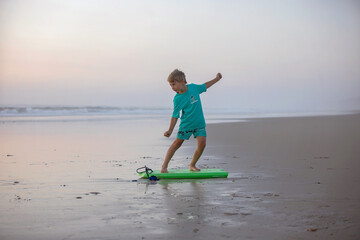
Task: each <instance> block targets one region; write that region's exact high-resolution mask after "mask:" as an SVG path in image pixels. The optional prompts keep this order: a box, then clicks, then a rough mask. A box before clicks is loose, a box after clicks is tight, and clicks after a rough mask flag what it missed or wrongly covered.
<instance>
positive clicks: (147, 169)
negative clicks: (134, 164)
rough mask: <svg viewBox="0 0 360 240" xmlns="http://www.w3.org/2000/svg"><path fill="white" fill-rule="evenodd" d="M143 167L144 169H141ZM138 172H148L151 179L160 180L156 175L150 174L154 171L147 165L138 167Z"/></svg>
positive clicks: (147, 174)
mask: <svg viewBox="0 0 360 240" xmlns="http://www.w3.org/2000/svg"><path fill="white" fill-rule="evenodd" d="M141 169H144V170H143V171H140V170H141ZM136 172H137V173H146V176H147V178H148V179H149V180H150V181H158V180H159V179H158V178H157V177H156V176H150V174H152V173H153V172H154V171H153V170H152V169H151V168H148V167H147V166H146V165H145V167H141V168H138V169H136Z"/></svg>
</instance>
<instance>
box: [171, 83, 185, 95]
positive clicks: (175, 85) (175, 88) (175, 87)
mask: <svg viewBox="0 0 360 240" xmlns="http://www.w3.org/2000/svg"><path fill="white" fill-rule="evenodd" d="M169 84H170V87H171V89H172V90H173V91H175V92H177V93H179V92H181V91H183V90H184V89H185V86H186V83H185V81H184V80H182V81H180V82H178V81H173V82H169Z"/></svg>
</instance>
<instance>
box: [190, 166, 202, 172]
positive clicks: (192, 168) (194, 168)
mask: <svg viewBox="0 0 360 240" xmlns="http://www.w3.org/2000/svg"><path fill="white" fill-rule="evenodd" d="M190 171H196V172H198V171H200V169H199V168H197V167H195V166H190Z"/></svg>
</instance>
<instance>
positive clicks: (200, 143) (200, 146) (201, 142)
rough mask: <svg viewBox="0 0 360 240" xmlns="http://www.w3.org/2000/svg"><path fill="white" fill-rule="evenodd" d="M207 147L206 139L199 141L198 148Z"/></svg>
mask: <svg viewBox="0 0 360 240" xmlns="http://www.w3.org/2000/svg"><path fill="white" fill-rule="evenodd" d="M205 147H206V141H199V142H198V148H201V149H204V148H205Z"/></svg>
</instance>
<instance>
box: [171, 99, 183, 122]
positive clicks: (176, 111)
mask: <svg viewBox="0 0 360 240" xmlns="http://www.w3.org/2000/svg"><path fill="white" fill-rule="evenodd" d="M180 110H181V107H180V104H179V102H178V101H176V99H175V98H174V110H173V114H172V117H173V118H180Z"/></svg>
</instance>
